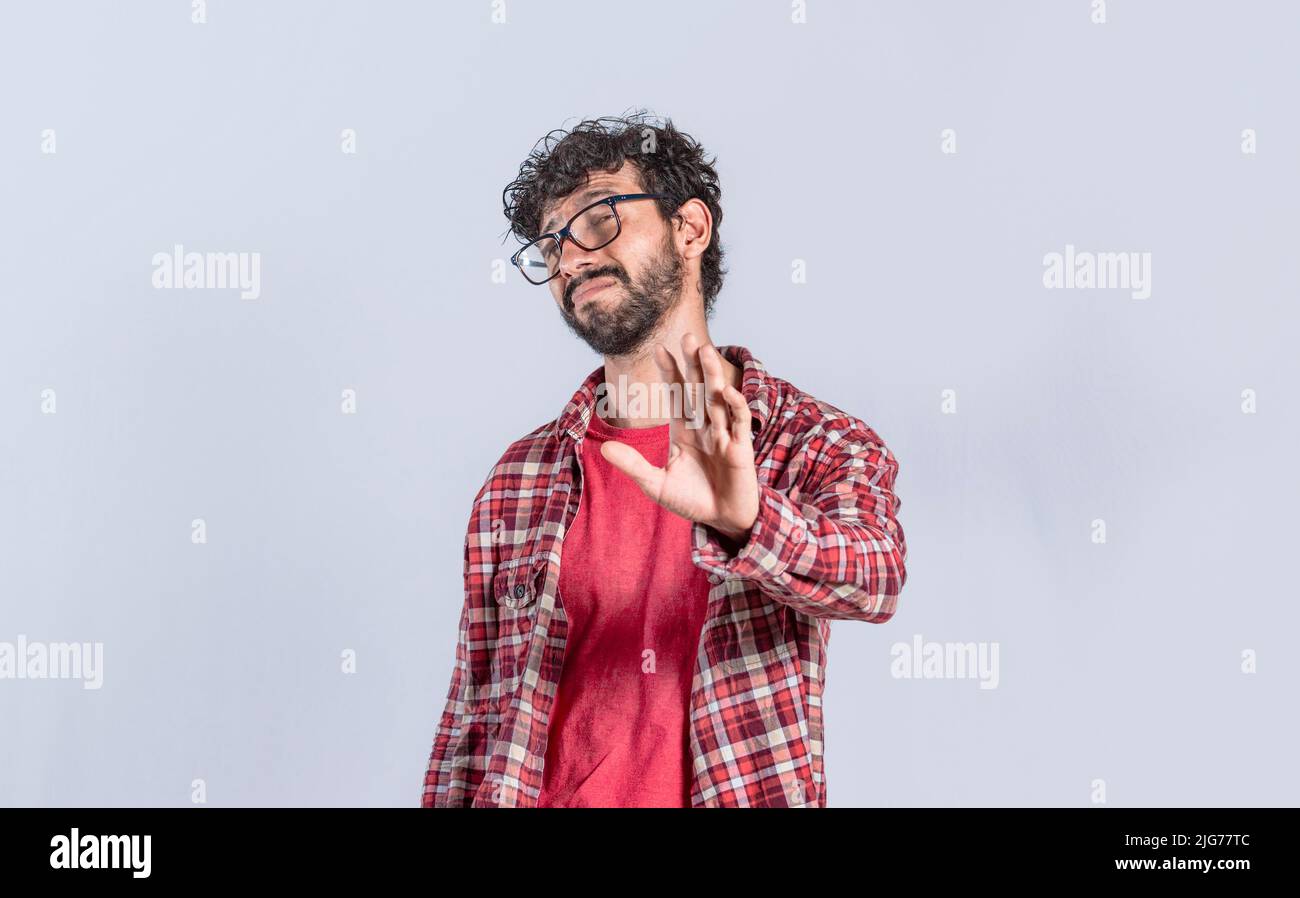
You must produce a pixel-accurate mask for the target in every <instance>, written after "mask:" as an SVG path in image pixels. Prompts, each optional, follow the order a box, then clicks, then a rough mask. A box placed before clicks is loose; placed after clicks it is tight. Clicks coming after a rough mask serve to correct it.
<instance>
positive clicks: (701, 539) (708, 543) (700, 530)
mask: <svg viewBox="0 0 1300 898" xmlns="http://www.w3.org/2000/svg"><path fill="white" fill-rule="evenodd" d="M809 526H810V525H809V522H808V520H807V518H805V517H804V513H803V510H802V509H801V508H800V506H799V505H798V504H796V503H795V502H792V501H791V500H790V499H789V498H788V497H787V496H786V495H785V494H784V493H780V492H778V491H777V490H775V489H773V488H772V487H770V486H768V485H766V484H760V485H759V496H758V517H757V518H755V519H754V526H753V527H751V528H750V531H749V538H748V539H747V540H746V542H745V544H744V545H743V546H741V547H740V550H739V551H737V552H736V554H735V555H732V554H731V553H729V552H728V551H727V549H726V548H724V547H723V545H722V543H721V541H720V540H719V539H718V533H717V532H716V531H714V530H713V529H712V528H709V527H706V526H705V525H703V524H699V523H697V524H696V525H695V526H694V528H693V536H694V548H693V549H692V552H691V559H692V560H693V561H694V562H695V564H696V566H698V567H701V568H703V569H704V570H706V571H708V572H709V573H710V574H712V575H713V576H716V577H719V578H742V579H749V580H752V579H761V578H763V577H772V576H779V575H780V574H782V573H784V572H785V570H786V569H787V568H788V567H790V566H791V565H792V564H795V563H799V564H801V565H806V564H807V563H809V562H810V561H811V558H812V556H813V555H814V554H815V552H816V541H815V540H813V539H810V538H809V535H808V530H809ZM709 579H710V580H711V581H713V577H710V578H709ZM713 582H718V581H713Z"/></svg>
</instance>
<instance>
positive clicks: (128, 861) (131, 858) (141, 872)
mask: <svg viewBox="0 0 1300 898" xmlns="http://www.w3.org/2000/svg"><path fill="white" fill-rule="evenodd" d="M152 841H153V836H91V835H85V836H83V835H80V833H79V831H78V830H77V829H76V828H75V827H74V828H73V830H72V834H71V835H67V836H55V837H54V838H53V839H50V847H51V848H53V849H54V850H53V851H51V852H50V866H51V867H52V868H53V869H55V870H131V871H133V872H132V873H131V876H132V877H134V878H135V879H148V878H149V872H150V870H151V869H152V866H153V865H152V863H151V862H150V849H151V848H152Z"/></svg>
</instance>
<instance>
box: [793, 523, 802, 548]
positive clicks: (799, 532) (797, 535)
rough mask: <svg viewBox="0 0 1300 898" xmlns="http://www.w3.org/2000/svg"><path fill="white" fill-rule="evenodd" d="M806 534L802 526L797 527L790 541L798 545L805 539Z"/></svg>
mask: <svg viewBox="0 0 1300 898" xmlns="http://www.w3.org/2000/svg"><path fill="white" fill-rule="evenodd" d="M804 536H805V534H804V530H803V528H802V527H799V528H796V529H795V531H794V532H793V533H791V534H790V541H791V542H793V543H794V544H795V545H796V546H797V545H799V544H800V543H802V542H803V541H804Z"/></svg>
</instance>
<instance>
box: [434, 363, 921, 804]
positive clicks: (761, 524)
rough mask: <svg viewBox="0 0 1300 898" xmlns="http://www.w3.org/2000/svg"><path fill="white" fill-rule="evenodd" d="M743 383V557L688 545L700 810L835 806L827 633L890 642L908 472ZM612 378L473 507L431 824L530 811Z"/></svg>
mask: <svg viewBox="0 0 1300 898" xmlns="http://www.w3.org/2000/svg"><path fill="white" fill-rule="evenodd" d="M718 350H719V351H720V352H721V353H722V354H723V355H724V356H726V358H727V359H728V360H729V361H731V362H732V363H733V364H735V365H737V366H739V367H741V368H742V369H743V383H742V390H741V392H742V393H743V394H744V397H745V399H746V401H747V402H748V404H749V408H750V411H751V413H752V424H753V428H754V454H755V464H756V466H757V469H758V479H759V483H760V491H761V501H760V503H759V512H758V518H757V520H756V521H755V523H754V526H753V529H752V530H751V531H750V534H749V537H748V541H747V542H746V543H745V545H744V546H743V547H741V548H740V549H739V550H737V551H736V553H735V554H734V555H732V554H729V552H728V551H727V550H726V549H725V548H724V547H723V545H722V544H721V543H720V542H719V540H718V536H717V534H715V533H714V532H713V531H712V530H711V529H710V528H708V527H705V526H704V525H701V524H696V525H695V526H694V530H693V536H694V548H693V550H692V553H691V558H692V560H693V561H694V563H695V564H696V565H698V566H700V567H701V568H703V569H704V570H706V571H708V572H709V578H708V580H709V583H710V584H712V586H711V588H710V590H709V595H708V612H707V617H706V620H705V623H704V628H703V631H702V632H701V635H700V644H699V649H698V651H697V653H696V659H695V669H694V673H693V680H692V690H691V698H690V707H689V709H688V713H689V719H690V727H689V731H690V745H689V748H690V758H691V762H692V764H693V783H692V786H691V805H692V806H693V807H754V806H768V807H771V806H780V807H790V806H794V807H824V806H825V805H826V776H825V771H824V769H823V758H822V755H823V752H822V734H823V724H822V692H823V687H824V681H825V671H826V647H827V643H828V641H829V639H830V622H831V621H832V620H835V619H848V620H862V621H869V622H871V623H883V622H885V621H887V620H888V619H889V618H890V617H891V616H893V614H894V609H895V605H896V602H897V598H898V594H899V591H900V590H901V589H902V587H903V584H904V582H905V581H906V579H907V573H906V569H905V567H904V563H905V560H906V557H907V548H906V544H905V542H904V537H903V530H902V528H901V526H900V525H899V523H898V520H897V518H896V517H895V515H896V512H897V511H898V509H899V506H900V505H901V500H899V498H898V497H897V496H896V495H895V493H894V481H895V478H896V476H897V474H898V462H897V461H896V460H895V458H894V456H893V455H892V454H891V453H890V452H889V450H888V449H887V448H886V446H885V444H884V442H883V441H882V440H881V439H880V437H878V436H877V435H876V433H875V432H874V431H872V430H871V428H869V427H867V425H865V424H864V423H863V422H861V421H859V420H858V419H856V418H853V417H852V416H850V415H847V414H845V413H844V412H842V411H840V410H839V409H836V408H834V407H832V406H830V405H828V404H827V403H824V402H821V401H818V400H817V399H814V398H812V397H811V396H808V395H807V394H805V393H802V392H800V391H799V390H797V389H796V388H795V387H793V386H792V385H790V384H789V383H787V382H785V381H783V380H780V379H779V378H776V377H772V376H771V375H769V374H768V373H767V371H766V369H765V368H764V367H763V365H762V364H761V363H760V362H759V361H758V360H757V359H755V358H754V357H753V356H752V355H751V354H750V353H749V351H748V350H746V349H745V348H743V347H740V346H720V347H718ZM603 381H604V368H603V367H601V368H598V369H597V370H595V371H593V372H592V373H591V375H590V376H589V377H588V378H587V379H586V381H585V382H584V383H583V384H582V386H581V387H580V388H579V389H578V391H577V392H576V393H574V394H573V398H572V399H571V400H570V401H569V402H568V404H567V405H566V406H565V408H564V411H563V412H562V413H561V414H560V416H559V418H558V419H556V420H555V421H552V422H549V423H547V424H545V425H543V426H542V427H539V428H538V429H536V430H534V431H533V432H532V433H530V434H528V435H527V436H525V437H523V438H522V439H520V440H518V441H516V442H515V443H514V444H512V445H511V446H510V448H509V449H507V450H506V452H505V454H504V455H503V456H502V457H501V460H500V461H498V462H497V464H496V465H495V466H494V467H493V469H492V471H491V473H490V474H489V475H488V478H487V480H486V482H485V483H484V484H483V487H482V489H481V490H480V491H479V493H478V496H477V497H476V498H475V500H474V509H473V513H472V514H471V516H470V521H469V530H468V533H467V534H466V539H465V571H464V578H465V600H464V606H463V609H462V612H461V617H460V627H459V630H460V632H459V641H458V643H457V646H456V661H455V665H454V667H453V669H452V676H451V686H450V688H449V689H448V691H447V696H446V704H445V707H444V710H443V712H442V716H441V719H440V721H439V723H438V728H437V732H436V734H435V736H434V741H433V751H432V753H431V754H430V756H429V764H428V768H427V770H426V773H425V776H424V790H423V796H422V801H421V804H422V805H423V806H424V807H534V806H536V803H537V800H538V796H539V793H540V788H541V784H542V768H543V763H544V760H545V757H546V738H547V722H548V720H549V716H550V713H551V708H552V706H553V703H554V701H555V694H556V689H557V684H558V683H559V681H560V668H561V664H562V662H563V659H564V647H565V636H566V633H567V630H568V621H567V619H566V616H565V613H564V606H563V602H562V599H561V597H559V596H558V595H557V587H558V584H559V582H560V561H561V557H562V554H563V553H562V543H563V540H564V534H565V531H566V530H567V529H568V527H569V525H570V524H571V523H572V521H573V518H574V516H575V515H576V514H577V511H578V501H579V496H580V493H581V487H582V444H583V438H584V436H585V434H586V429H587V422H588V421H589V420H590V419H591V415H592V414H593V410H594V408H595V404H596V398H597V395H598V394H597V388H598V386H599V385H600V384H601V383H602V382H603Z"/></svg>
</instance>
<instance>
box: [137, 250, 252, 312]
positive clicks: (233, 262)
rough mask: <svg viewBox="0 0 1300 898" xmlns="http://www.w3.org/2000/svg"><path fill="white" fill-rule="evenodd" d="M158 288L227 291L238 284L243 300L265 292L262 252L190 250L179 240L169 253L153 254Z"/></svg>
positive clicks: (154, 274) (155, 282)
mask: <svg viewBox="0 0 1300 898" xmlns="http://www.w3.org/2000/svg"><path fill="white" fill-rule="evenodd" d="M152 281H153V286H154V289H155V290H169V289H170V290H181V289H185V290H205V289H206V290H225V289H227V288H232V287H238V288H239V297H240V298H241V299H257V298H258V297H259V296H261V295H262V254H261V253H187V252H185V247H183V246H181V245H180V244H179V243H178V244H176V245H175V246H173V247H172V251H171V252H170V253H154V256H153V278H152Z"/></svg>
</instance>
